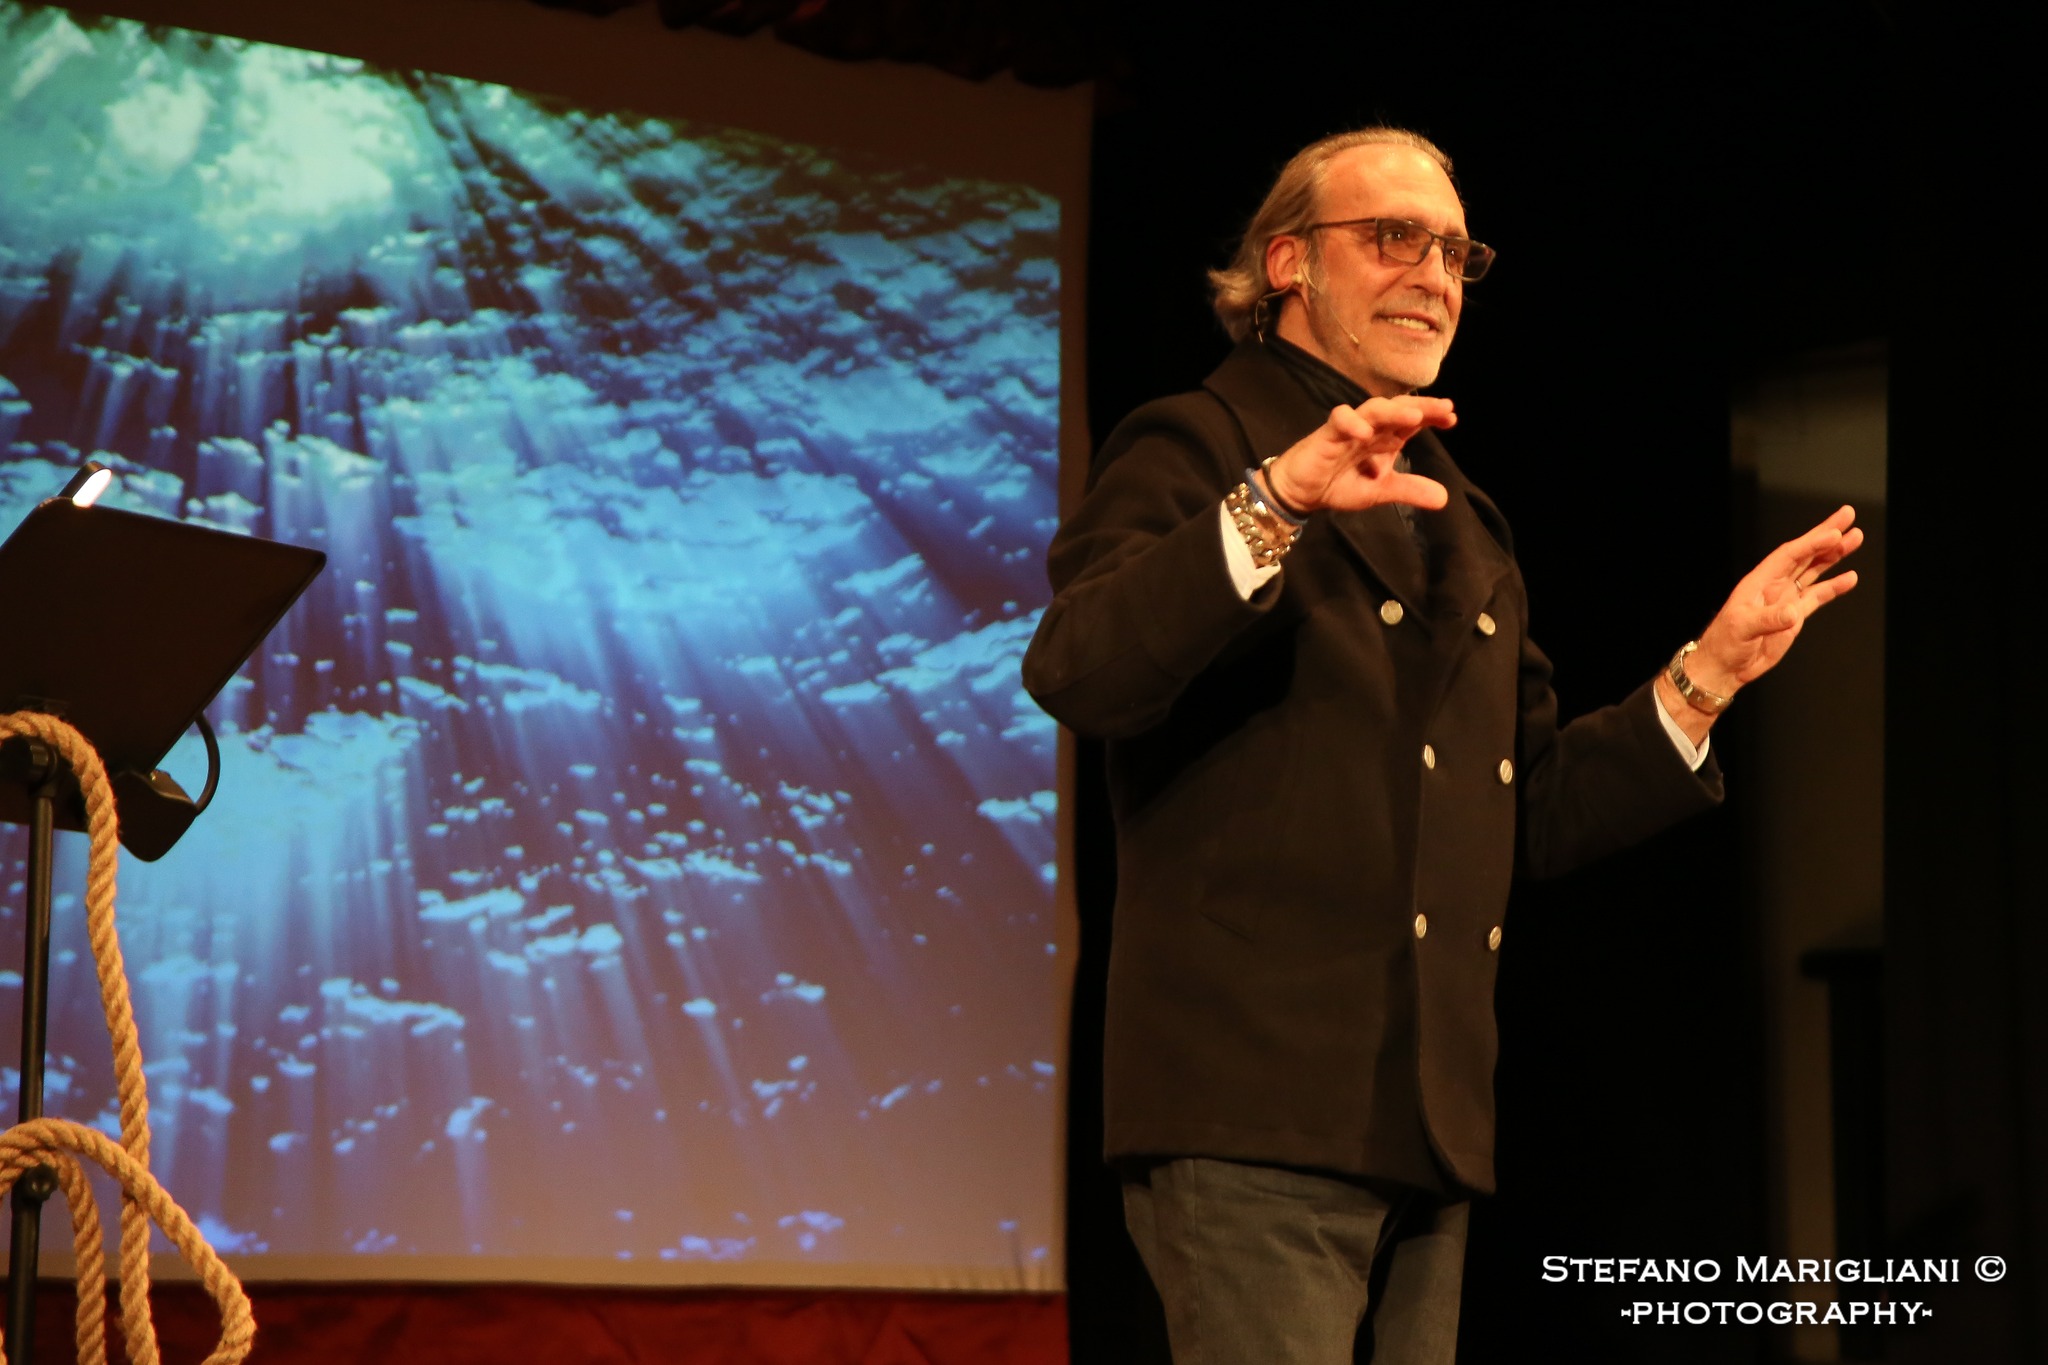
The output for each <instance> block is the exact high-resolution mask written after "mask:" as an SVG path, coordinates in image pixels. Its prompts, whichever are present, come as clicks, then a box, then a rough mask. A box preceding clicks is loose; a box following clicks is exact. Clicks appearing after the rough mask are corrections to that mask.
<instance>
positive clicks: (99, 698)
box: [0, 466, 327, 1360]
mask: <svg viewBox="0 0 2048 1365" xmlns="http://www.w3.org/2000/svg"><path fill="white" fill-rule="evenodd" d="M89 481H96V482H97V483H98V486H99V487H104V478H103V476H101V475H100V473H99V472H98V467H97V466H87V468H86V469H84V470H81V471H80V472H79V475H78V477H77V478H75V479H73V480H72V483H71V486H69V487H67V488H66V489H65V491H64V494H63V495H60V496H59V497H55V498H51V499H49V500H47V501H45V502H43V503H41V504H40V505H38V506H37V507H36V508H35V510H34V511H32V512H30V513H29V514H28V516H26V517H24V518H23V519H22V522H21V525H20V526H18V527H16V528H15V530H14V533H13V534H12V535H11V536H9V537H8V539H7V541H6V543H5V544H0V712H7V711H40V712H43V713H45V714H47V715H53V716H56V717H58V718H59V719H61V720H64V721H66V722H68V723H69V724H70V725H72V726H73V727H74V728H76V729H77V730H78V731H79V732H80V733H81V734H83V735H84V736H85V738H86V739H87V740H89V741H90V742H91V744H92V746H93V748H94V749H96V750H98V751H99V754H100V757H101V760H102V761H103V762H104V763H105V765H106V768H107V773H108V776H109V777H110V778H111V779H112V782H113V787H114V797H115V808H116V810H117V812H118V814H119V817H120V827H121V844H122V846H123V847H124V848H126V849H127V850H128V851H129V852H130V853H133V854H134V855H135V856H136V857H138V858H141V859H143V860H144V861H145V862H154V861H156V860H157V859H158V858H161V857H162V856H163V855H164V854H165V853H167V852H169V851H170V849H171V846H172V845H174V844H176V843H177V842H178V839H179V838H180V837H181V836H182V835H183V834H184V833H185V831H186V829H188V828H189V827H190V826H191V824H192V822H193V820H195V819H197V818H198V816H199V813H200V811H202V810H204V809H205V807H206V803H207V802H208V801H209V800H211V799H212V796H213V790H214V786H215V783H216V781H217V780H218V777H219V767H220V751H219V748H218V747H217V746H216V744H215V742H214V737H213V732H212V730H211V728H210V727H208V726H207V725H206V718H205V715H204V714H203V713H204V711H205V709H206V707H207V706H208V704H210V703H211V702H212V701H213V699H214V697H215V696H216V695H218V693H219V692H220V690H221V688H223V687H225V686H226V685H227V684H228V682H229V680H231V679H232V678H233V677H234V676H235V674H236V673H237V672H238V671H239V670H240V669H241V667H242V665H243V664H244V663H245V662H246V661H247V660H248V658H249V656H250V655H251V654H253V653H255V651H256V649H257V647H258V646H259V645H261V644H262V643H263V639H264V637H265V636H267V635H268V634H269V633H270V631H271V629H272V627H274V626H275V625H276V624H277V622H278V620H279V619H280V618H282V617H283V615H284V613H285V612H286V611H287V610H288V609H289V608H290V607H291V605H292V603H293V602H295V601H297V600H298V597H299V594H300V593H302V592H304V591H305V589H306V586H307V585H308V584H310V583H311V582H312V581H313V578H314V576H315V575H317V574H318V573H319V572H320V569H321V567H322V566H323V565H324V564H325V563H326V562H327V556H326V555H324V554H322V553H321V552H320V551H318V550H309V549H304V548H302V547H300V546H296V545H284V544H280V543H279V542H277V541H272V540H264V539H261V538H259V537H256V536H246V535H235V534H232V533H230V532H226V531H217V530H212V529H209V528H207V527H204V526H193V525H189V524H187V523H185V522H179V521H171V520H168V519H166V518H162V517H151V516H143V515H139V514H137V513H133V512H123V511H119V510H116V509H114V508H107V507H93V506H90V505H88V504H89V498H90V495H96V493H97V488H92V487H88V484H89ZM74 495H75V496H74ZM195 722H197V723H198V724H199V726H200V731H201V735H202V737H203V738H204V739H205V741H206V748H207V769H208V770H207V780H206V787H205V790H204V791H203V792H202V793H201V795H200V799H199V800H198V801H194V800H193V799H192V798H191V797H189V796H187V795H186V794H185V792H184V790H183V789H182V788H181V787H179V785H178V784H177V783H176V782H175V781H173V780H172V779H171V777H170V776H169V774H167V773H163V772H159V771H157V767H156V765H157V764H158V763H159V762H161V761H162V760H163V757H164V755H166V754H167V753H169V752H170V750H171V746H172V745H173V744H175V743H177V741H178V739H179V737H180V736H182V735H183V734H184V733H185V731H186V730H187V729H188V728H190V727H191V726H192V725H193V724H194V723H195ZM0 820H4V821H8V822H10V823H16V824H26V825H27V826H28V827H29V848H28V875H27V879H26V884H27V892H28V904H27V912H28V920H27V925H26V929H25V938H26V942H25V944H24V947H23V953H22V970H21V1096H20V1107H19V1112H20V1121H21V1122H23V1123H26V1122H27V1121H29V1120H30V1119H33V1118H38V1117H40V1116H41V1115H42V1112H43V1050H44V1040H45V1037H46V1033H47V1024H48V1011H49V996H48V992H49V972H50V863H51V854H52V843H53V837H52V836H53V831H55V830H58V829H69V830H83V829H84V828H85V809H84V804H83V801H82V800H81V798H80V795H79V790H78V785H77V783H76V781H74V780H73V779H72V777H71V773H70V770H69V769H68V768H66V767H65V766H64V765H63V764H62V763H61V762H60V761H58V759H57V756H56V755H55V754H54V753H53V752H52V751H51V750H50V749H49V747H48V746H47V745H45V744H43V743H41V742H39V741H36V740H32V739H14V740H9V741H8V742H7V743H5V744H4V745H0ZM55 1188H56V1185H55V1173H54V1172H53V1171H51V1169H50V1168H49V1167H47V1166H42V1167H38V1168H37V1169H36V1170H34V1171H32V1172H29V1173H28V1174H26V1175H24V1176H23V1177H22V1178H21V1180H20V1181H19V1182H18V1183H17V1184H16V1186H15V1190H14V1198H13V1204H14V1219H13V1238H12V1242H11V1247H12V1252H11V1257H10V1260H9V1284H8V1302H7V1334H6V1341H7V1347H8V1353H9V1355H10V1356H12V1357H14V1358H16V1359H20V1360H28V1359H30V1351H31V1349H32V1346H33V1339H32V1338H33V1333H34V1329H35V1286H36V1270H37V1260H38V1257H39V1253H40V1249H41V1235H42V1206H43V1203H44V1202H45V1201H46V1200H47V1199H48V1198H49V1197H50V1195H51V1194H52V1193H54V1191H55Z"/></svg>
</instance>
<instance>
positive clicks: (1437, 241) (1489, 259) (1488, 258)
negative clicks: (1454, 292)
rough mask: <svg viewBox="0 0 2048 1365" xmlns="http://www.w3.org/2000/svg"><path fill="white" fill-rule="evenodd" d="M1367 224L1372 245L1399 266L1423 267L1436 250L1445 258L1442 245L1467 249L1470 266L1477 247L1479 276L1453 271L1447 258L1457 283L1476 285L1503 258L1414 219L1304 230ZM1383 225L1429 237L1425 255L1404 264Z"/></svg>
mask: <svg viewBox="0 0 2048 1365" xmlns="http://www.w3.org/2000/svg"><path fill="white" fill-rule="evenodd" d="M1367 223H1370V224H1372V244H1373V247H1374V249H1375V250H1377V251H1378V252H1379V253H1380V259H1381V260H1383V261H1391V262H1393V263H1394V264H1395V265H1421V264H1422V263H1423V262H1425V261H1427V260H1428V259H1429V253H1430V251H1431V250H1432V249H1435V250H1436V251H1437V252H1438V254H1439V256H1440V257H1441V255H1442V246H1441V244H1442V243H1444V242H1452V243H1457V244H1460V245H1462V246H1463V247H1464V248H1465V260H1466V262H1467V263H1468V265H1469V263H1470V262H1471V261H1472V260H1473V258H1474V257H1473V252H1474V249H1475V248H1476V249H1477V250H1478V251H1482V252H1484V253H1485V255H1484V256H1482V257H1480V258H1479V259H1480V261H1481V262H1482V264H1481V265H1480V267H1479V273H1478V274H1476V275H1466V274H1461V273H1459V272H1458V271H1455V270H1452V269H1451V268H1450V262H1449V259H1448V258H1444V273H1445V274H1447V275H1449V276H1450V277H1451V278H1452V279H1454V280H1457V281H1458V282H1459V283H1460V284H1472V283H1475V282H1477V281H1478V280H1481V279H1484V278H1485V276H1486V272H1487V271H1489V270H1491V269H1492V268H1493V262H1494V258H1495V257H1497V256H1498V255H1500V253H1499V252H1497V251H1495V250H1494V249H1493V248H1492V247H1490V246H1488V245H1487V244H1486V243H1484V242H1479V241H1474V240H1473V239H1472V238H1470V237H1459V236H1455V235H1453V234H1451V233H1447V232H1438V231H1436V230H1434V229H1433V228H1431V227H1429V225H1427V224H1426V223H1418V222H1416V221H1415V220H1414V219H1413V218H1338V219H1333V220H1332V221H1330V222H1326V223H1310V224H1309V225H1308V226H1307V227H1305V228H1303V229H1302V231H1303V232H1304V233H1308V232H1314V231H1316V230H1318V229H1320V228H1341V227H1362V226H1364V225H1365V224H1367ZM1382 223H1398V224H1400V225H1401V226H1402V227H1404V228H1413V229H1415V230H1416V231H1417V232H1420V233H1422V234H1424V235H1425V236H1427V237H1428V238H1429V241H1428V242H1426V243H1425V244H1424V245H1423V248H1422V254H1421V255H1420V256H1417V257H1416V258H1415V259H1414V260H1412V261H1404V260H1402V259H1401V258H1400V257H1399V256H1394V255H1391V254H1389V253H1388V251H1387V243H1386V231H1385V229H1384V228H1382V227H1381V226H1380V224H1382Z"/></svg>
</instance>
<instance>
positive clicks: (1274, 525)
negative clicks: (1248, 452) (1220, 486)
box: [1223, 471, 1301, 569]
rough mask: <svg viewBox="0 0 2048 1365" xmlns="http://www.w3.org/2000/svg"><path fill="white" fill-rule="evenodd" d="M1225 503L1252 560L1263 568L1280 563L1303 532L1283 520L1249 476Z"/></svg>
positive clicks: (1225, 507)
mask: <svg viewBox="0 0 2048 1365" xmlns="http://www.w3.org/2000/svg"><path fill="white" fill-rule="evenodd" d="M1246 472H1247V473H1249V472H1250V471H1246ZM1223 507H1224V510H1225V511H1227V512H1229V513H1230V520H1231V521H1232V522H1233V523H1234V524H1235V525H1236V526H1237V533H1238V534H1239V535H1241V536H1243V537H1244V543H1245V546H1246V547H1247V548H1248V549H1250V550H1251V552H1252V563H1253V564H1254V565H1256V566H1257V567H1259V568H1261V569H1266V568H1271V567H1272V566H1273V565H1275V564H1278V563H1279V562H1280V561H1281V559H1282V558H1284V557H1285V556H1286V554H1287V552H1288V551H1289V550H1291V549H1293V548H1294V542H1295V538H1296V537H1298V536H1299V535H1300V534H1301V527H1300V526H1299V525H1298V524H1292V523H1289V522H1287V521H1285V520H1283V519H1282V518H1281V517H1280V515H1279V514H1278V513H1277V512H1275V511H1274V510H1273V508H1272V506H1271V504H1270V503H1268V502H1267V501H1266V499H1265V498H1263V497H1261V496H1260V495H1259V493H1258V490H1257V488H1256V487H1255V486H1254V485H1253V484H1252V482H1251V481H1250V480H1249V479H1247V480H1246V481H1245V482H1243V483H1241V484H1239V485H1238V486H1237V487H1235V488H1233V489H1231V490H1230V495H1229V496H1228V497H1226V498H1224V500H1223Z"/></svg>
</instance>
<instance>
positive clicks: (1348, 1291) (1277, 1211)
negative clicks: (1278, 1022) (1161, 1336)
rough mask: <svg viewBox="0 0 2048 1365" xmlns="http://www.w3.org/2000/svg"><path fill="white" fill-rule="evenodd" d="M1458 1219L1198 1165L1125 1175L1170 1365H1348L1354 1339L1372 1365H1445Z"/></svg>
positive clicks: (1415, 1195)
mask: <svg viewBox="0 0 2048 1365" xmlns="http://www.w3.org/2000/svg"><path fill="white" fill-rule="evenodd" d="M1469 1210H1470V1206H1469V1205H1468V1204H1466V1203H1464V1202H1462V1201H1460V1202H1454V1203H1443V1202H1440V1201H1438V1200H1436V1199H1434V1198H1432V1197H1431V1196H1429V1195H1426V1194H1423V1193H1420V1192H1418V1191H1414V1190H1409V1189H1406V1188H1404V1187H1401V1186H1396V1185H1388V1184H1381V1183H1379V1182H1370V1181H1361V1180H1352V1179H1345V1178H1343V1177H1340V1176H1328V1175H1314V1174H1311V1173H1309V1172H1307V1171H1297V1170H1291V1169H1287V1168H1285V1167H1279V1166H1255V1165H1249V1164H1246V1163H1244V1162H1237V1161H1217V1160H1212V1159H1209V1158H1206V1157H1183V1158H1180V1159H1177V1160H1173V1161H1164V1162H1160V1163H1158V1164H1156V1165H1153V1166H1149V1167H1145V1168H1142V1169H1133V1170H1128V1171H1126V1172H1125V1178H1124V1220H1125V1222H1126V1223H1128V1224H1129V1226H1130V1229H1131V1239H1132V1240H1133V1241H1135V1242H1136V1243H1137V1244H1138V1254H1139V1255H1140V1256H1141V1257H1143V1258H1144V1261H1145V1269H1146V1270H1147V1271H1148V1272H1149V1273H1150V1274H1151V1276H1152V1283H1153V1284H1154V1285H1156V1286H1158V1289H1159V1297H1160V1299H1161V1300H1163V1301H1164V1303H1165V1304H1166V1330H1167V1337H1168V1339H1169V1340H1170V1341H1171V1342H1172V1345H1173V1359H1174V1365H1352V1361H1353V1355H1352V1348H1353V1343H1354V1341H1356V1342H1357V1343H1358V1356H1357V1359H1359V1360H1370V1361H1372V1362H1373V1365H1453V1362H1454V1360H1455V1359H1456V1356H1457V1351H1458V1294H1459V1289H1460V1287H1461V1286H1462V1284H1463V1281H1464V1274H1465V1223H1466V1215H1467V1213H1468V1212H1469ZM1361 1324H1363V1325H1364V1326H1363V1330H1361ZM1368 1341H1369V1342H1370V1351H1369V1352H1368V1350H1367V1348H1366V1343H1367V1342H1368Z"/></svg>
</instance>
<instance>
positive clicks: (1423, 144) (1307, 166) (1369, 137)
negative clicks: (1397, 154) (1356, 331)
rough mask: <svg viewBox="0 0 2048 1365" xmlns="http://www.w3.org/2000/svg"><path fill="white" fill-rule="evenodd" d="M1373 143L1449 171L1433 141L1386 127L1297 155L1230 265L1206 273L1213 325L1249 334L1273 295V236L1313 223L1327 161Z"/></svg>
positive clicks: (1342, 136) (1237, 335)
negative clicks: (1269, 268)
mask: <svg viewBox="0 0 2048 1365" xmlns="http://www.w3.org/2000/svg"><path fill="white" fill-rule="evenodd" d="M1376 143H1390V144H1392V145H1394V146H1396V147H1412V148H1414V149H1415V150H1416V151H1418V152H1421V153H1422V154H1423V155H1425V156H1427V157H1428V158H1429V159H1430V160H1432V161H1434V162H1436V164H1437V165H1439V166H1441V167H1443V168H1444V174H1445V175H1449V174H1450V173H1451V159H1450V158H1449V157H1448V156H1445V155H1444V153H1443V149H1442V148H1440V147H1438V146H1437V145H1436V144H1435V143H1434V142H1431V141H1430V140H1429V139H1428V138H1426V137H1424V136H1422V135H1421V134H1420V133H1411V132H1409V131H1408V130H1407V129H1406V128H1394V127H1390V126H1387V125H1384V124H1375V125H1374V126H1372V127H1369V128H1354V129H1353V130H1352V131H1350V132H1348V133H1336V134H1333V135H1332V136H1330V137H1326V138H1324V139H1323V140H1322V141H1320V142H1312V143H1310V144H1309V145H1308V146H1306V147H1304V148H1302V149H1301V150H1300V151H1298V152H1296V153H1295V154H1294V156H1293V158H1292V159H1291V160H1289V161H1288V163H1287V164H1286V165H1285V166H1283V167H1281V168H1280V174H1279V176H1278V177H1277V178H1276V179H1275V180H1274V181H1273V188H1272V189H1270V190H1268V191H1266V202H1265V203H1263V204H1261V205H1259V211H1258V212H1257V213H1255V214H1253V215H1252V221H1251V223H1250V224H1249V225H1248V226H1247V227H1246V228H1245V230H1244V237H1243V238H1242V239H1241V240H1240V241H1239V242H1238V244H1237V253H1236V254H1235V255H1234V256H1232V257H1231V260H1230V264H1229V265H1227V266H1225V267H1224V268H1223V269H1221V270H1212V271H1210V272H1209V288H1210V292H1211V295H1212V304H1213V306H1214V307H1215V309H1216V318H1217V321H1219V322H1221V323H1222V324H1223V330H1224V331H1226V332H1228V333H1230V336H1231V339H1232V340H1233V341H1242V340H1243V339H1244V335H1245V333H1247V332H1249V331H1251V329H1252V315H1253V313H1254V312H1255V311H1256V310H1257V308H1258V305H1259V300H1261V299H1263V298H1264V297H1265V296H1266V295H1268V294H1270V293H1271V292H1273V290H1272V285H1271V284H1270V283H1269V282H1268V280H1267V279H1266V248H1267V247H1268V246H1270V245H1271V244H1272V241H1273V239H1274V238H1275V237H1292V236H1299V235H1301V234H1302V233H1304V232H1306V231H1307V229H1308V225H1309V224H1310V223H1313V222H1314V221H1315V220H1316V213H1317V210H1318V208H1319V207H1320V206H1321V203H1322V197H1323V181H1324V179H1325V177H1326V175H1327V173H1328V171H1329V167H1330V163H1331V162H1332V161H1334V160H1335V159H1336V158H1337V156H1338V155H1339V154H1340V153H1342V152H1348V151H1350V150H1351V149H1352V148H1353V147H1367V146H1371V145H1373V144H1376ZM1314 267H1315V255H1314V249H1313V246H1311V249H1310V252H1309V269H1310V270H1311V271H1313V270H1314Z"/></svg>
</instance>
